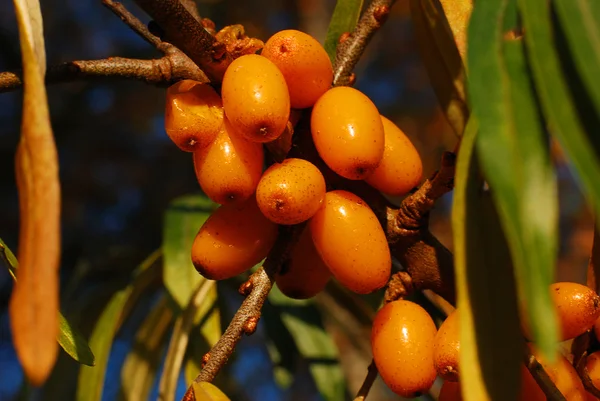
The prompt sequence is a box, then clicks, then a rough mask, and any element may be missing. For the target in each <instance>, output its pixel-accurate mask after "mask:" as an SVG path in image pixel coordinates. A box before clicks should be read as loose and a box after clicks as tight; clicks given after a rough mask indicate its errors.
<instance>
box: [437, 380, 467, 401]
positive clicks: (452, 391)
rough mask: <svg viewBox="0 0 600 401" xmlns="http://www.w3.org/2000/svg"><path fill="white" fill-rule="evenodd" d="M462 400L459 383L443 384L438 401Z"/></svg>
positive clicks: (448, 382)
mask: <svg viewBox="0 0 600 401" xmlns="http://www.w3.org/2000/svg"><path fill="white" fill-rule="evenodd" d="M462 399H463V398H462V394H461V392H460V383H459V382H453V381H445V382H444V384H442V388H441V389H440V395H439V397H438V401H462Z"/></svg>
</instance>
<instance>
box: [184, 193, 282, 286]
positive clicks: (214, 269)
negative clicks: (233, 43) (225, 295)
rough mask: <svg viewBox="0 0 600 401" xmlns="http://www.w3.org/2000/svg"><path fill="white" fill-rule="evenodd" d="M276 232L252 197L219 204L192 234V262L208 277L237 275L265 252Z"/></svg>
mask: <svg viewBox="0 0 600 401" xmlns="http://www.w3.org/2000/svg"><path fill="white" fill-rule="evenodd" d="M277 232H278V228H277V225H276V224H274V223H272V222H270V221H269V220H268V219H267V218H266V217H265V216H263V214H262V213H261V212H260V209H259V208H258V206H257V205H256V200H255V199H254V197H251V198H250V199H248V200H246V201H245V202H242V203H230V204H227V205H223V206H221V207H219V208H218V209H217V210H215V211H214V212H213V214H212V215H211V216H210V217H209V218H208V220H206V222H205V223H204V225H203V226H202V228H200V231H199V232H198V234H197V235H196V238H195V239H194V243H193V245H192V262H193V263H194V266H195V267H196V270H198V272H199V273H200V274H202V275H203V276H204V277H206V278H208V279H211V280H223V279H227V278H230V277H234V276H237V275H238V274H241V273H243V272H245V271H246V270H248V269H250V268H251V267H252V266H254V265H255V264H257V263H258V262H260V261H261V260H262V259H264V258H265V257H266V256H267V254H268V253H269V250H270V249H271V247H272V246H273V244H274V243H275V240H276V238H277Z"/></svg>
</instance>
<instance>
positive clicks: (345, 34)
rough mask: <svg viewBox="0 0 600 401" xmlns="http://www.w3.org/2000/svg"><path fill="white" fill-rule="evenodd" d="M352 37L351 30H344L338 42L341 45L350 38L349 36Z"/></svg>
mask: <svg viewBox="0 0 600 401" xmlns="http://www.w3.org/2000/svg"><path fill="white" fill-rule="evenodd" d="M349 37H350V32H344V33H342V34H341V35H340V38H339V39H338V43H339V44H340V45H341V44H342V43H344V42H345V41H346V40H348V38H349Z"/></svg>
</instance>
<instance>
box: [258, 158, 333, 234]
mask: <svg viewBox="0 0 600 401" xmlns="http://www.w3.org/2000/svg"><path fill="white" fill-rule="evenodd" d="M324 198H325V179H324V178H323V174H321V172H320V171H319V169H318V168H316V167H315V165H314V164H312V163H311V162H309V161H306V160H302V159H294V158H291V159H285V160H284V161H283V163H281V164H279V163H276V164H273V165H272V166H271V167H269V168H268V169H267V171H265V172H264V173H263V175H262V177H261V179H260V181H259V183H258V186H257V187H256V201H257V202H258V207H259V208H260V210H261V211H262V212H263V214H264V215H265V216H266V217H267V218H268V219H269V220H271V221H273V222H275V223H277V224H286V225H291V224H298V223H302V222H303V221H306V220H308V219H310V218H311V217H312V216H313V215H314V214H315V213H316V212H317V210H319V207H321V204H322V203H323V199H324Z"/></svg>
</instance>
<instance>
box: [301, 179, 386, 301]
mask: <svg viewBox="0 0 600 401" xmlns="http://www.w3.org/2000/svg"><path fill="white" fill-rule="evenodd" d="M309 225H310V231H311V233H312V237H313V241H314V243H315V247H316V248H317V251H318V252H319V255H321V258H323V261H324V262H325V264H326V265H327V267H329V270H330V271H331V273H332V274H333V275H334V277H335V278H336V279H337V280H338V281H339V282H340V283H342V285H344V286H346V287H347V288H348V289H350V290H352V291H354V292H356V293H359V294H368V293H370V292H373V291H375V290H378V289H380V288H382V287H383V286H384V285H385V284H386V283H387V281H388V279H389V277H390V272H391V268H392V261H391V256H390V249H389V247H388V243H387V240H386V237H385V233H384V232H383V229H382V228H381V225H380V224H379V221H378V220H377V217H376V216H375V213H373V211H372V210H371V209H370V208H369V206H367V204H366V203H365V202H364V201H363V200H362V199H360V198H359V197H358V196H356V195H354V194H353V193H350V192H347V191H342V190H337V191H331V192H327V194H326V195H325V202H324V204H323V206H322V207H321V208H320V209H319V211H317V213H316V214H315V215H314V216H313V217H312V219H310V222H309Z"/></svg>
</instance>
